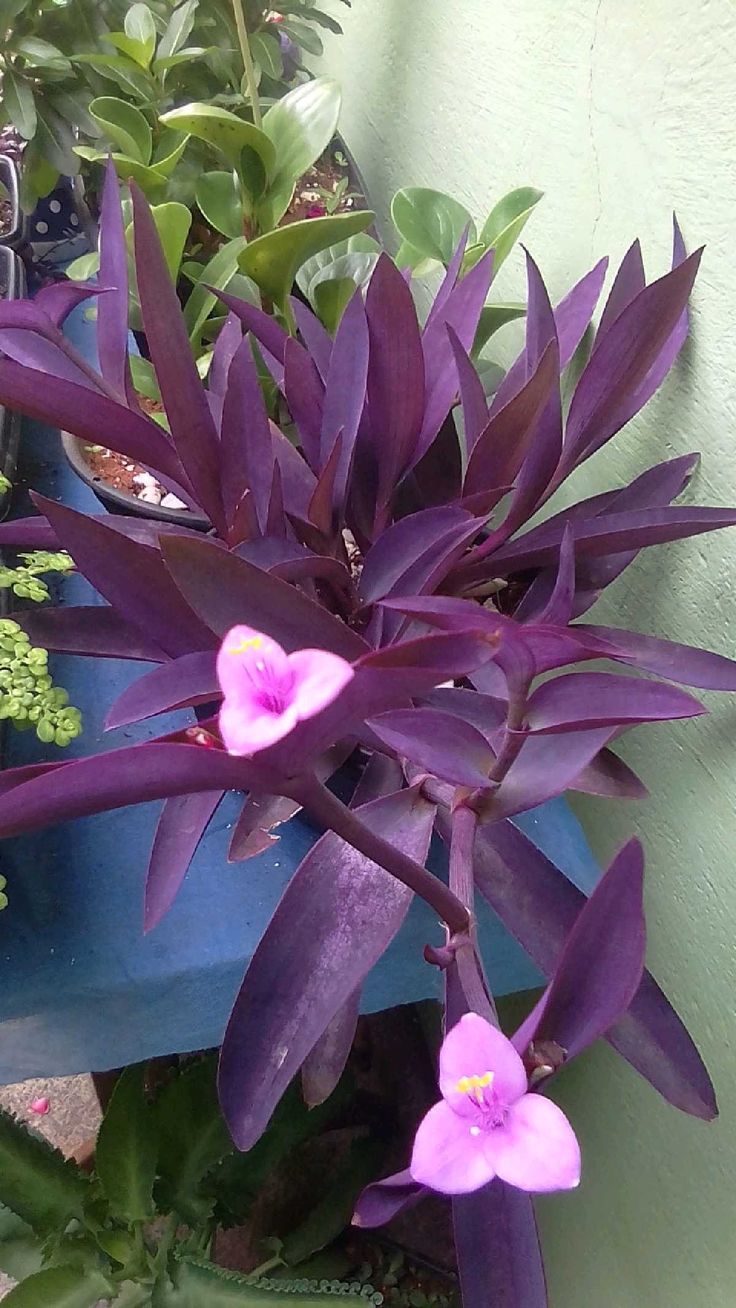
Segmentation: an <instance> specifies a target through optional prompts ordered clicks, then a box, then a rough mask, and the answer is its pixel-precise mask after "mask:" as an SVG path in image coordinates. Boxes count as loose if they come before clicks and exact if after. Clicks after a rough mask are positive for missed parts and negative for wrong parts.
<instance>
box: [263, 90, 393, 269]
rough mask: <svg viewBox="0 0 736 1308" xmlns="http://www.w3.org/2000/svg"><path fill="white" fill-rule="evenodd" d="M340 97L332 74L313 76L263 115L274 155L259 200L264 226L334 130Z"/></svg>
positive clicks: (272, 222)
mask: <svg viewBox="0 0 736 1308" xmlns="http://www.w3.org/2000/svg"><path fill="white" fill-rule="evenodd" d="M341 98H342V97H341V94H340V87H339V85H338V83H337V82H336V81H334V79H333V78H331V77H317V78H313V79H312V80H311V81H309V82H304V83H303V84H302V85H301V86H297V87H294V89H293V90H292V91H287V93H286V95H284V96H282V97H281V99H280V100H277V101H276V104H274V105H272V107H271V108H270V109H269V110H268V113H267V114H266V115H265V116H264V119H263V131H264V132H265V134H266V136H267V137H268V138H269V140H270V141H271V142H272V144H273V148H274V155H275V163H274V165H273V167H272V169H270V174H271V181H270V184H269V189H268V193H267V195H266V198H265V200H264V202H263V207H264V210H265V211H266V214H267V217H266V221H265V223H264V224H263V225H264V226H265V227H266V228H269V227H275V226H276V225H277V223H278V222H279V219H280V218H282V217H283V215H284V213H285V212H286V210H287V208H288V205H289V201H290V200H291V197H292V194H293V191H294V186H295V184H296V182H297V181H298V179H299V178H300V177H301V175H302V173H305V172H306V171H307V169H308V168H311V166H312V164H313V163H314V162H315V160H317V159H319V157H320V155H321V154H322V153H323V152H324V151H325V150H326V149H327V146H328V145H329V144H330V141H331V140H332V138H333V136H334V135H335V132H336V130H337V122H338V118H339V117H340V104H341ZM367 225H368V224H366V226H367ZM354 230H360V229H359V228H356V229H354ZM350 234H351V233H350V232H347V231H346V232H345V233H344V235H345V236H349V235H350ZM310 253H315V251H311V252H310ZM305 257H307V256H305Z"/></svg>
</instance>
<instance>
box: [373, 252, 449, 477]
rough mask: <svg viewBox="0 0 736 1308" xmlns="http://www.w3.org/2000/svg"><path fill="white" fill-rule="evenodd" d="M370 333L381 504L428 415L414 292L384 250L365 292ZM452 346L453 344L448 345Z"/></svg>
mask: <svg viewBox="0 0 736 1308" xmlns="http://www.w3.org/2000/svg"><path fill="white" fill-rule="evenodd" d="M365 307H366V313H367V315H368V328H369V332H370V360H369V365H368V404H369V408H370V421H371V427H372V432H373V442H374V447H373V455H374V458H375V460H376V464H377V466H378V477H379V503H386V502H387V501H388V500H389V499H390V498H391V496H392V494H393V492H394V490H395V488H396V485H397V483H398V481H399V478H400V477H401V475H402V474H403V473H404V472H405V471H406V469H407V467H408V466H409V465H410V463H411V462H412V461H413V457H414V454H415V451H416V446H417V439H418V437H419V432H420V431H421V428H422V419H423V416H424V404H425V400H424V385H425V382H424V355H423V352H422V341H421V337H420V334H419V325H418V323H417V313H416V309H415V307H414V301H413V299H412V294H411V291H410V290H409V287H408V286H407V284H406V282H405V281H404V279H403V277H402V276H401V273H400V272H399V270H398V268H397V267H396V265H395V264H394V263H393V261H392V260H391V259H390V258H389V257H388V255H386V254H382V255H381V256H380V257H379V259H378V262H377V263H376V266H375V269H374V271H373V274H372V276H371V280H370V282H369V284H368V290H367V293H366V302H365ZM448 348H449V344H448Z"/></svg>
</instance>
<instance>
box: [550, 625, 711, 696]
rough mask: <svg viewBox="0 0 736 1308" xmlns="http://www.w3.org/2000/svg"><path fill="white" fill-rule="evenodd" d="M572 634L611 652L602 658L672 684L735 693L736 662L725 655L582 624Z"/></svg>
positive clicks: (628, 632) (618, 630) (613, 628)
mask: <svg viewBox="0 0 736 1308" xmlns="http://www.w3.org/2000/svg"><path fill="white" fill-rule="evenodd" d="M570 634H571V635H572V636H574V637H575V638H576V639H580V640H581V641H582V642H585V641H587V640H592V641H594V642H601V643H602V644H603V645H604V646H605V647H607V651H610V653H609V652H606V653H605V654H602V655H601V657H603V658H615V659H618V660H619V661H620V662H622V663H629V664H631V666H632V667H635V668H641V670H642V671H643V672H652V673H654V675H655V676H658V677H667V678H668V680H669V681H679V682H682V683H683V685H685V686H699V687H700V688H701V689H702V690H736V661H734V660H733V659H728V658H726V657H725V656H724V655H723V654H713V653H711V651H710V650H707V649H696V648H694V647H693V646H692V645H678V644H677V643H676V642H675V641H673V640H660V639H659V638H658V637H656V636H644V635H642V634H641V633H640V632H638V631H622V630H620V629H619V628H617V627H590V626H587V625H583V624H582V623H580V624H579V625H578V626H575V627H571V628H570Z"/></svg>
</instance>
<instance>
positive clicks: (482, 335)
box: [473, 304, 526, 354]
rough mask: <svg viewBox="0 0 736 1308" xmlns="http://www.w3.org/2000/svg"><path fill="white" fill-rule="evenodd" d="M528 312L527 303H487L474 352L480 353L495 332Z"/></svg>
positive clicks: (482, 310)
mask: <svg viewBox="0 0 736 1308" xmlns="http://www.w3.org/2000/svg"><path fill="white" fill-rule="evenodd" d="M525 314H526V305H525V304H486V305H485V307H484V308H483V309H481V311H480V321H479V323H478V330H477V331H476V333H475V340H474V341H473V353H474V354H479V353H480V351H481V350H482V349H483V346H484V345H485V344H486V342H487V341H489V340H490V339H491V337H492V336H493V334H494V332H497V331H498V330H499V328H500V327H505V325H506V323H507V322H514V321H515V320H516V319H517V318H523V317H524V315H525Z"/></svg>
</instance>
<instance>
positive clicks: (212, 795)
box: [143, 790, 224, 932]
mask: <svg viewBox="0 0 736 1308" xmlns="http://www.w3.org/2000/svg"><path fill="white" fill-rule="evenodd" d="M223 794H224V791H217V790H215V791H211V790H206V791H203V792H202V793H201V794H197V793H195V794H192V795H177V796H176V797H175V798H174V799H167V800H166V803H165V804H164V806H163V808H162V810H161V816H160V817H159V820H158V825H157V827H156V834H155V836H154V838H153V847H152V849H151V858H150V862H149V864H148V873H147V875H146V890H145V897H144V905H143V930H144V931H146V932H148V931H153V929H154V927H157V926H158V924H159V922H160V921H161V919H162V918H163V917H165V916H166V914H167V913H168V911H169V909H170V908H171V905H172V904H173V902H174V900H175V899H176V896H177V893H178V891H179V887H180V886H181V883H182V881H183V880H184V877H185V876H186V874H187V870H188V868H189V864H190V863H191V861H192V859H193V857H194V854H195V852H196V849H197V846H198V844H199V842H200V840H201V839H202V836H203V835H204V833H205V831H206V830H207V827H208V825H209V822H210V818H211V817H212V815H213V813H214V812H215V809H216V808H217V806H218V804H219V803H220V800H221V799H222V796H223Z"/></svg>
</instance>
